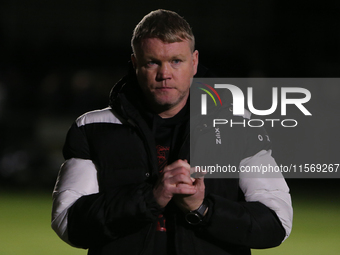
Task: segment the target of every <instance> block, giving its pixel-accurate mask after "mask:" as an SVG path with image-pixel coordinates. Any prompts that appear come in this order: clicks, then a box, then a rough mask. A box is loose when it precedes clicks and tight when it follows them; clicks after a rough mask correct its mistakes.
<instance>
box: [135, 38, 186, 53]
mask: <svg viewBox="0 0 340 255" xmlns="http://www.w3.org/2000/svg"><path fill="white" fill-rule="evenodd" d="M136 50H137V52H136V54H137V55H142V56H144V57H145V56H162V55H163V56H172V57H175V56H178V57H180V56H182V57H184V56H186V55H188V54H190V53H191V50H190V42H189V41H188V40H182V41H179V42H170V43H169V42H164V41H162V40H160V39H158V38H145V39H142V40H141V43H140V45H139V47H137V49H136Z"/></svg>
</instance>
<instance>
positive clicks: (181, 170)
mask: <svg viewBox="0 0 340 255" xmlns="http://www.w3.org/2000/svg"><path fill="white" fill-rule="evenodd" d="M176 175H185V176H188V177H190V169H188V168H186V167H183V166H180V167H177V168H174V169H172V170H168V171H166V172H164V173H163V176H164V177H163V178H164V179H168V178H171V177H173V176H176Z"/></svg>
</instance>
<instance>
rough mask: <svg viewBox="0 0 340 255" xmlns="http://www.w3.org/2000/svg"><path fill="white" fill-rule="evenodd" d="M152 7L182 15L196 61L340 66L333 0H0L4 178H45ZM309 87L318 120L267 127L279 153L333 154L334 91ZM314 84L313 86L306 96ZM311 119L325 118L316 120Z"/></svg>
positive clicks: (328, 185) (37, 181) (329, 158)
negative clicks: (77, 120)
mask: <svg viewBox="0 0 340 255" xmlns="http://www.w3.org/2000/svg"><path fill="white" fill-rule="evenodd" d="M158 8H164V9H170V10H173V11H176V12H178V13H179V14H180V15H181V16H184V17H185V18H186V20H187V21H188V22H189V23H190V24H191V26H192V27H193V31H194V34H195V36H196V48H197V49H198V50H199V52H200V62H201V63H203V64H204V65H205V66H207V67H209V68H210V69H211V70H212V71H213V72H214V73H215V74H216V75H217V76H220V77H338V76H339V72H340V33H339V30H340V15H339V13H340V2H337V1H332V2H327V1H274V0H272V1H231V0H229V1H216V0H212V1H200V0H197V1H183V0H182V1H177V0H176V1H169V2H167V3H164V4H163V3H162V4H161V3H159V1H148V2H145V1H113V0H97V1H90V0H81V1H80V0H73V1H65V0H59V1H39V0H28V1H27V0H11V1H10V0H2V1H0V185H1V187H13V188H43V189H48V190H52V189H53V185H54V182H55V178H56V176H57V172H58V170H59V167H60V164H61V163H62V162H63V158H62V154H61V149H62V146H63V142H64V139H65V135H66V132H67V130H68V128H69V126H70V125H71V124H72V122H73V121H74V120H75V118H76V117H77V116H79V115H81V114H82V113H84V112H86V111H89V110H93V109H97V108H103V107H106V106H107V104H108V94H109V91H110V89H111V87H112V85H113V84H114V83H115V82H116V81H117V80H118V79H119V78H120V77H121V76H122V75H124V74H125V72H126V68H127V62H128V60H129V59H130V54H131V48H130V39H131V35H132V31H133V29H134V27H135V25H136V24H137V23H138V22H139V21H140V20H141V19H142V17H143V16H144V15H145V14H147V13H149V12H150V11H151V10H154V9H158ZM313 91H314V92H312V100H311V102H309V104H308V107H307V108H308V109H310V110H311V111H312V113H313V114H314V113H319V116H322V119H316V118H314V119H308V120H305V119H304V120H305V121H302V124H301V125H300V126H299V127H298V128H295V129H289V130H285V129H284V130H283V129H282V128H281V129H280V128H277V129H270V130H268V132H269V134H270V135H271V137H272V140H273V141H274V149H275V150H274V151H275V154H274V156H276V158H277V160H278V163H283V164H284V163H289V162H299V163H313V162H312V161H313V160H319V161H318V162H316V163H340V161H339V157H338V154H339V149H338V148H339V142H340V139H339V134H338V130H339V127H340V125H339V122H340V121H339V120H337V118H338V117H337V116H338V113H339V109H340V107H339V103H338V98H339V95H340V90H339V89H338V88H337V84H335V85H334V86H333V87H332V89H331V90H327V91H325V89H323V88H320V87H318V88H313ZM269 92H271V91H269ZM315 93H317V94H318V95H322V96H321V97H318V98H317V99H316V100H313V99H314V97H313V96H314V95H315ZM325 102H326V103H325ZM258 108H261V107H260V106H259V107H258ZM325 112H326V113H327V114H324V113H325ZM312 118H313V117H312ZM318 121H323V122H324V123H328V124H327V125H323V126H315V123H317V122H318ZM316 157H317V158H316ZM336 160H338V161H337V162H336ZM288 182H289V183H291V185H292V187H301V186H303V188H304V189H305V188H309V189H314V188H315V183H316V182H317V183H318V185H322V184H324V185H323V188H324V189H326V190H327V191H332V192H333V191H334V190H336V191H338V189H337V187H338V186H339V185H338V184H339V181H338V180H337V179H336V180H317V181H316V180H302V179H298V180H288Z"/></svg>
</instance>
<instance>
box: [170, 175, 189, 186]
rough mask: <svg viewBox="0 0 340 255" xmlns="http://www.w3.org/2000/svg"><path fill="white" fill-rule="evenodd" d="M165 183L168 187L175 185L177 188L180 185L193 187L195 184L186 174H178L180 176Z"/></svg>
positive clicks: (173, 177)
mask: <svg viewBox="0 0 340 255" xmlns="http://www.w3.org/2000/svg"><path fill="white" fill-rule="evenodd" d="M164 182H165V183H166V184H168V185H175V186H176V185H178V184H180V183H183V184H187V185H191V186H192V184H193V180H192V178H190V176H188V175H184V174H178V175H175V176H172V177H171V178H168V179H166V180H165V181H164Z"/></svg>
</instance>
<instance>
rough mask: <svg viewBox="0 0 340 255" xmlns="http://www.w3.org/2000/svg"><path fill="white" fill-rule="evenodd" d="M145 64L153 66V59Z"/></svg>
mask: <svg viewBox="0 0 340 255" xmlns="http://www.w3.org/2000/svg"><path fill="white" fill-rule="evenodd" d="M146 64H147V66H154V65H156V62H154V61H149V62H147V63H146Z"/></svg>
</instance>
